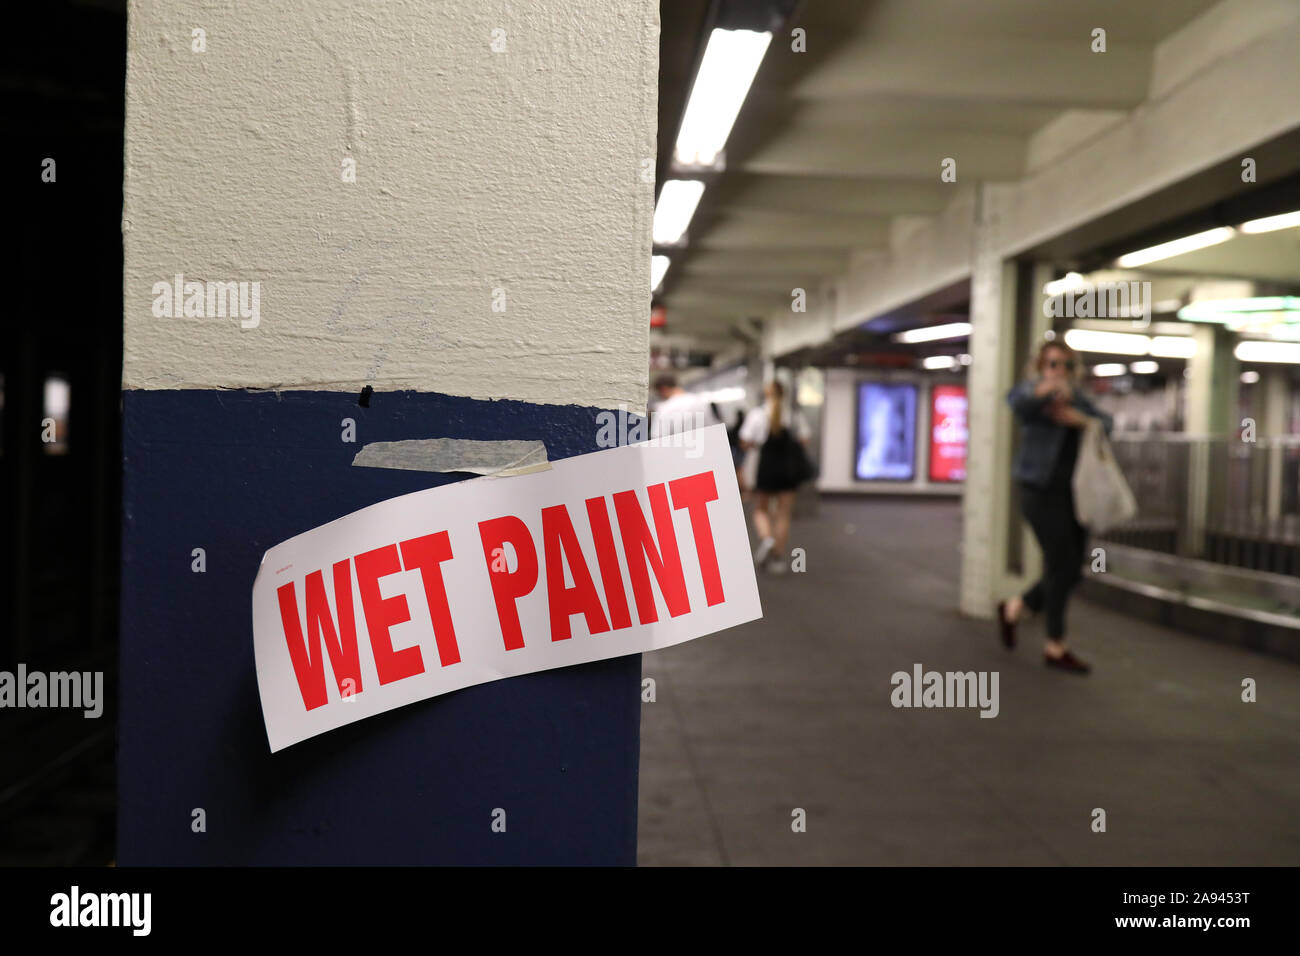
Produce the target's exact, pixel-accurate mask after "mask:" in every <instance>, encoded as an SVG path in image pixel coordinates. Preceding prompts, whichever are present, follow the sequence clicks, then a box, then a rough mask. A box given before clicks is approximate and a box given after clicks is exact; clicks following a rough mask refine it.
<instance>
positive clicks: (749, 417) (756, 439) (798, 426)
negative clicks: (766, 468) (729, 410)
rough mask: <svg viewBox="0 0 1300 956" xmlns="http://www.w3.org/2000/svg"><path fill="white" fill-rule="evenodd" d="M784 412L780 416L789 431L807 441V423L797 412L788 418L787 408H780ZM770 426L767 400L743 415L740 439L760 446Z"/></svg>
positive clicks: (765, 439)
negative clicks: (785, 422) (788, 427)
mask: <svg viewBox="0 0 1300 956" xmlns="http://www.w3.org/2000/svg"><path fill="white" fill-rule="evenodd" d="M782 411H783V412H784V413H785V414H784V415H783V416H782V417H783V420H786V421H787V424H788V425H789V426H790V431H791V432H792V433H793V434H794V436H795V437H796V438H798V439H799V440H800V441H807V440H808V439H809V438H810V437H811V433H810V432H809V431H808V424H807V422H805V421H804V420H803V416H801V415H800V414H799V413H798V412H796V413H795V414H794V416H793V417H792V418H788V419H787V416H789V409H782ZM770 428H771V414H770V413H769V412H768V405H767V402H764V403H763V404H762V405H759V406H757V407H755V408H751V409H750V410H749V412H748V413H746V415H745V420H744V422H742V423H741V426H740V440H741V441H743V442H748V443H749V444H751V445H755V446H761V445H762V444H763V442H765V441H767V433H768V430H769V429H770Z"/></svg>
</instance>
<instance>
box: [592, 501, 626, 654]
mask: <svg viewBox="0 0 1300 956" xmlns="http://www.w3.org/2000/svg"><path fill="white" fill-rule="evenodd" d="M587 521H589V522H590V523H591V536H592V538H593V539H594V540H595V542H596V563H597V564H598V565H599V566H600V583H601V585H602V586H603V587H604V588H605V603H606V604H607V605H608V606H609V623H610V624H611V625H612V626H613V628H614V630H616V631H617V630H619V629H620V628H624V627H631V626H632V617H631V615H630V614H629V613H628V610H627V591H625V590H624V589H623V572H622V571H621V570H620V569H619V566H618V552H617V551H616V550H615V549H614V531H613V529H612V528H611V527H610V525H609V508H607V507H606V505H605V499H604V498H588V499H587Z"/></svg>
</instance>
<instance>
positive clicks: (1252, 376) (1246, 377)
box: [1241, 369, 1259, 385]
mask: <svg viewBox="0 0 1300 956" xmlns="http://www.w3.org/2000/svg"><path fill="white" fill-rule="evenodd" d="M1258 381H1259V373H1258V372H1256V371H1255V370H1254V369H1252V370H1251V371H1249V372H1242V373H1241V384H1242V385H1254V384H1255V383H1256V382H1258Z"/></svg>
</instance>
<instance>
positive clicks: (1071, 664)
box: [1043, 651, 1092, 674]
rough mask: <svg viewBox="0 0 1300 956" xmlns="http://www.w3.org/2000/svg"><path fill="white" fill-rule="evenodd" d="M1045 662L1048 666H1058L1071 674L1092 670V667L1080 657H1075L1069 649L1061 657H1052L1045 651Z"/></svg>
mask: <svg viewBox="0 0 1300 956" xmlns="http://www.w3.org/2000/svg"><path fill="white" fill-rule="evenodd" d="M1043 662H1044V663H1045V664H1046V665H1047V666H1048V667H1056V668H1059V669H1060V670H1063V671H1066V672H1067V673H1070V674H1086V673H1088V672H1089V671H1090V670H1092V668H1091V667H1089V666H1088V665H1087V664H1085V663H1084V662H1083V661H1081V660H1079V658H1077V657H1075V656H1074V655H1073V654H1071V653H1070V652H1069V651H1066V652H1065V653H1064V654H1062V655H1061V656H1060V657H1052V656H1050V655H1049V654H1048V653H1047V652H1046V651H1044V652H1043Z"/></svg>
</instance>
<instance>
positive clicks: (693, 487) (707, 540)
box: [668, 471, 726, 607]
mask: <svg viewBox="0 0 1300 956" xmlns="http://www.w3.org/2000/svg"><path fill="white" fill-rule="evenodd" d="M668 487H669V489H671V490H672V493H673V507H674V508H685V509H686V513H687V515H689V516H690V519H691V531H692V532H693V533H694V534H695V553H696V554H697V555H698V556H699V559H700V577H701V578H703V579H704V597H705V599H706V600H707V601H708V602H709V607H713V605H715V604H721V603H722V602H723V601H725V600H726V598H725V597H723V595H722V573H721V572H720V571H719V569H718V552H717V550H716V549H715V548H714V547H713V527H712V526H711V525H710V524H709V502H710V501H717V500H718V486H717V485H716V484H714V481H713V472H711V471H702V472H700V473H699V474H698V475H690V476H688V477H686V478H678V479H677V480H676V481H670V482H669V483H668Z"/></svg>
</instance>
